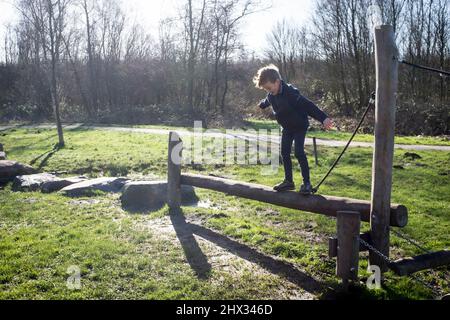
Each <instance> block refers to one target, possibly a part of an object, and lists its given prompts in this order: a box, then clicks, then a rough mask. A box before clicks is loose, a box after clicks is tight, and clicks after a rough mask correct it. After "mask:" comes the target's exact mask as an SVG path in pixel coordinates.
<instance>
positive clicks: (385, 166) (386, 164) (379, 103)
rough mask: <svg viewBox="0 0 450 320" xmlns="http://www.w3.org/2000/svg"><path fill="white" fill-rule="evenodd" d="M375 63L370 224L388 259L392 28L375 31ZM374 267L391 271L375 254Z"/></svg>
mask: <svg viewBox="0 0 450 320" xmlns="http://www.w3.org/2000/svg"><path fill="white" fill-rule="evenodd" d="M375 62H376V76H377V93H376V111H375V149H374V155H373V166H372V200H371V217H370V218H371V221H370V223H371V238H372V245H373V246H374V247H375V248H376V249H378V250H379V251H380V252H381V253H383V254H384V255H385V256H387V257H388V256H389V219H390V207H391V189H392V163H393V156H394V138H395V105H396V94H397V84H398V50H397V47H396V44H395V37H394V29H393V28H392V26H387V25H383V26H379V27H376V28H375ZM370 264H371V265H377V266H379V267H380V269H381V271H382V272H385V271H387V263H386V262H385V261H384V260H383V259H382V258H381V257H380V256H378V255H377V254H375V253H374V252H372V251H371V252H370Z"/></svg>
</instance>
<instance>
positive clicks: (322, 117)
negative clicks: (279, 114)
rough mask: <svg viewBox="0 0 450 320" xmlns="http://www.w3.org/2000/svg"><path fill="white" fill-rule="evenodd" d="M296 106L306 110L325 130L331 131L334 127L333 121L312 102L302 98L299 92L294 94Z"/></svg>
mask: <svg viewBox="0 0 450 320" xmlns="http://www.w3.org/2000/svg"><path fill="white" fill-rule="evenodd" d="M294 96H295V99H296V104H297V106H298V107H300V108H305V109H306V112H307V113H308V115H309V116H310V117H312V118H313V119H315V120H317V121H319V122H320V123H322V124H323V125H324V127H325V129H327V130H329V129H331V128H332V126H333V121H332V120H331V119H330V118H329V117H328V115H327V114H326V113H325V112H323V111H322V110H320V109H319V108H318V107H317V106H316V105H315V104H314V103H313V102H312V101H311V100H309V99H307V98H305V97H304V96H302V95H301V94H300V93H299V92H295V93H294Z"/></svg>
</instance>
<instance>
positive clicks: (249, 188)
mask: <svg viewBox="0 0 450 320" xmlns="http://www.w3.org/2000/svg"><path fill="white" fill-rule="evenodd" d="M181 184H185V185H190V186H194V187H198V188H202V189H209V190H214V191H219V192H223V193H226V194H229V195H233V196H238V197H242V198H246V199H251V200H256V201H261V202H265V203H270V204H274V205H277V206H281V207H286V208H290V209H297V210H302V211H307V212H312V213H318V214H323V215H326V216H332V217H336V215H337V212H338V211H356V212H360V213H361V221H365V222H370V201H364V200H356V199H350V198H342V197H332V196H324V195H309V196H304V195H301V194H300V193H298V192H294V191H287V192H276V191H274V190H273V189H272V188H270V187H268V186H263V185H258V184H253V183H246V182H241V181H235V180H229V179H223V178H217V177H211V176H202V175H194V174H182V175H181ZM390 223H391V226H394V227H405V226H406V225H407V223H408V210H407V208H406V207H405V206H403V205H398V204H393V205H391V217H390Z"/></svg>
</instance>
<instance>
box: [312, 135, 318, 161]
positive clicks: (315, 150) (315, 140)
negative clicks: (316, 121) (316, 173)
mask: <svg viewBox="0 0 450 320" xmlns="http://www.w3.org/2000/svg"><path fill="white" fill-rule="evenodd" d="M313 144H314V159H315V160H316V167H317V166H318V165H319V160H318V158H317V139H316V137H313Z"/></svg>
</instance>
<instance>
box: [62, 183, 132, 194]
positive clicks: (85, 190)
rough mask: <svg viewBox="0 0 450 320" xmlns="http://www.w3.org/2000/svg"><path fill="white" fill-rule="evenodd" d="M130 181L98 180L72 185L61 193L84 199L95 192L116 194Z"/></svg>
mask: <svg viewBox="0 0 450 320" xmlns="http://www.w3.org/2000/svg"><path fill="white" fill-rule="evenodd" d="M128 181H129V180H128V179H125V178H97V179H93V180H87V181H83V182H80V183H75V184H72V185H70V186H67V187H65V188H63V189H62V190H61V191H60V192H61V193H62V194H64V195H66V196H69V197H82V196H86V195H90V194H91V193H92V192H95V191H103V192H113V193H116V192H120V190H121V189H122V188H123V186H124V185H125V184H126V183H127V182H128Z"/></svg>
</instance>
